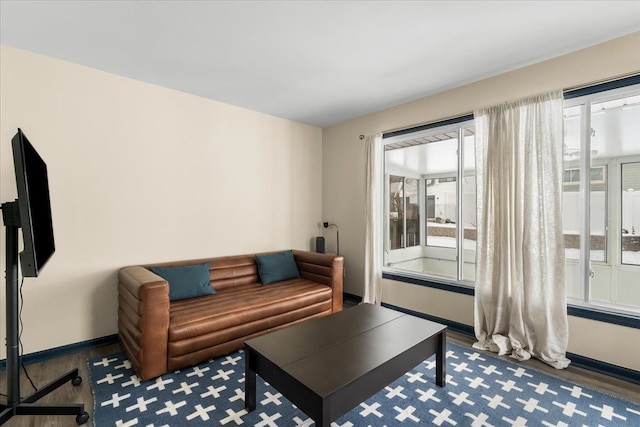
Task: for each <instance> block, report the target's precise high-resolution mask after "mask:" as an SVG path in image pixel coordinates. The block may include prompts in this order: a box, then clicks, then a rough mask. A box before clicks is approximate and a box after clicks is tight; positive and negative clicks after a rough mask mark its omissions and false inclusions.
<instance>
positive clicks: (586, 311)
mask: <svg viewBox="0 0 640 427" xmlns="http://www.w3.org/2000/svg"><path fill="white" fill-rule="evenodd" d="M382 278H383V279H389V280H395V281H397V282H403V283H410V284H413V285H418V286H425V287H428V288H434V289H441V290H444V291H448V292H455V293H459V294H465V295H472V296H473V295H475V289H474V288H473V287H472V286H466V285H461V284H458V283H455V282H447V281H445V280H437V279H435V278H429V279H427V278H421V277H417V275H411V274H402V273H399V272H396V271H394V272H393V273H392V272H388V271H385V272H383V273H382ZM567 314H568V315H569V316H574V317H582V318H585V319H591V320H597V321H599V322H604V323H610V324H614V325H621V326H626V327H629V328H634V329H640V316H634V315H628V314H621V313H613V312H610V311H605V310H601V309H597V308H593V307H579V306H576V305H571V304H567Z"/></svg>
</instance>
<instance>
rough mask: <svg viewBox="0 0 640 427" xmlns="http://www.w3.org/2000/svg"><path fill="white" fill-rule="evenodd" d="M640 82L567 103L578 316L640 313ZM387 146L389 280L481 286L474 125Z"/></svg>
mask: <svg viewBox="0 0 640 427" xmlns="http://www.w3.org/2000/svg"><path fill="white" fill-rule="evenodd" d="M637 80H638V79H637V78H635V81H634V85H632V86H625V87H619V85H618V84H614V85H610V84H605V85H602V86H600V87H595V88H589V90H583V91H582V92H581V93H578V94H577V95H576V94H575V93H573V94H571V93H570V94H569V95H568V96H566V97H565V108H564V174H563V185H562V187H563V212H562V215H563V218H562V219H563V234H564V242H565V265H566V288H567V296H568V298H569V303H570V304H572V305H574V306H583V307H588V308H596V309H603V310H605V311H609V312H617V313H627V314H639V313H640V85H638V84H635V82H637ZM611 87H615V88H614V89H611ZM383 142H384V145H385V176H386V178H387V179H386V182H387V195H388V198H387V204H386V206H385V215H386V224H387V226H386V228H385V241H386V244H385V248H384V257H383V260H384V261H383V265H384V267H383V268H384V270H385V271H386V272H391V273H394V274H396V275H405V276H409V277H411V278H416V277H418V278H424V279H426V281H427V282H430V283H433V282H437V283H445V284H454V285H455V284H461V285H469V286H473V282H474V280H475V249H476V182H475V137H474V127H473V119H472V118H470V117H467V118H466V120H458V123H451V121H450V122H448V123H442V124H434V125H427V126H422V127H421V128H420V129H419V130H416V131H406V132H399V133H396V134H394V135H389V136H387V135H385V138H384V139H383ZM409 182H410V183H411V187H409V186H408V183H409ZM410 211H411V213H410ZM457 289H462V287H459V288H457Z"/></svg>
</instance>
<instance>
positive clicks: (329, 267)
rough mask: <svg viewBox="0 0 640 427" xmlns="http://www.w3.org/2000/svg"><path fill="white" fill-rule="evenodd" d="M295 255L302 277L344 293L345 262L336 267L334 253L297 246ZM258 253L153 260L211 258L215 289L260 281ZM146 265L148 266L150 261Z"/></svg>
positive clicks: (178, 263)
mask: <svg viewBox="0 0 640 427" xmlns="http://www.w3.org/2000/svg"><path fill="white" fill-rule="evenodd" d="M268 253H274V252H265V253H261V254H259V255H265V254H268ZM293 255H294V258H295V260H296V264H297V265H298V270H299V272H300V277H302V278H304V279H308V280H313V281H315V282H318V283H322V284H324V285H328V286H333V287H335V286H336V285H338V283H339V289H340V291H339V293H340V297H342V264H340V268H339V270H334V268H333V263H334V260H333V257H331V256H327V255H324V254H317V253H315V252H307V251H299V250H294V251H293ZM255 256H256V254H247V255H233V256H223V257H217V258H203V259H197V260H188V261H173V262H166V263H161V264H153V266H155V267H180V266H185V265H194V264H202V263H205V262H209V277H210V281H211V286H212V287H213V288H214V289H215V290H216V291H224V290H225V289H229V288H233V287H236V286H243V285H245V286H246V285H251V284H253V283H260V277H259V276H258V265H257V264H256V257H255ZM340 259H342V258H340ZM340 262H342V261H340ZM146 267H149V265H147V266H146Z"/></svg>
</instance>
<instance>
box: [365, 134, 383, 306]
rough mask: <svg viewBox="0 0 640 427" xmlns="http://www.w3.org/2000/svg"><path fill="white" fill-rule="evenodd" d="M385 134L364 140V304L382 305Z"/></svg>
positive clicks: (369, 136)
mask: <svg viewBox="0 0 640 427" xmlns="http://www.w3.org/2000/svg"><path fill="white" fill-rule="evenodd" d="M382 162H383V151H382V134H377V135H368V136H367V137H366V138H365V221H366V230H365V249H364V296H363V297H362V302H364V303H367V304H377V305H380V303H381V302H382V191H383V187H382V172H383V163H382Z"/></svg>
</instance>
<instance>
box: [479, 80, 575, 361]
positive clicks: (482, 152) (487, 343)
mask: <svg viewBox="0 0 640 427" xmlns="http://www.w3.org/2000/svg"><path fill="white" fill-rule="evenodd" d="M562 114H563V109H562V92H560V91H556V92H552V93H547V94H543V95H539V96H534V97H530V98H526V99H522V100H518V101H515V102H510V103H506V104H502V105H498V106H495V107H490V108H485V109H481V110H478V111H475V112H474V117H475V128H476V182H477V197H478V201H477V202H478V230H477V232H478V235H477V253H476V289H475V333H476V337H477V339H478V342H476V343H475V344H474V347H476V348H482V349H488V350H491V351H495V352H498V353H499V354H501V355H502V354H509V353H511V356H512V357H515V358H518V359H521V360H526V359H529V358H530V357H531V356H534V357H536V358H538V359H540V360H542V361H544V362H546V363H548V364H549V365H551V366H553V367H555V368H557V369H562V368H565V367H567V366H568V365H569V363H570V361H569V359H567V358H566V349H567V342H568V325H567V311H566V292H565V270H564V265H565V264H564V240H563V234H562V207H561V197H562V173H563V169H562V167H563V166H562V161H563V148H562V147H563V118H562Z"/></svg>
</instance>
